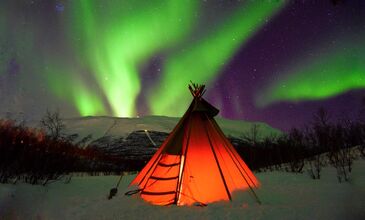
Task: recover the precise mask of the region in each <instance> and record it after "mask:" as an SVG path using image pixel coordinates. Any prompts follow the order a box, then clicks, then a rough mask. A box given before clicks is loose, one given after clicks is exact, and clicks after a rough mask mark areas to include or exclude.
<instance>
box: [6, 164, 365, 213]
mask: <svg viewBox="0 0 365 220" xmlns="http://www.w3.org/2000/svg"><path fill="white" fill-rule="evenodd" d="M364 170H365V160H361V159H360V160H357V161H355V164H354V170H353V172H352V173H351V175H350V178H351V179H350V181H349V182H346V183H338V181H337V178H336V171H335V169H333V168H331V167H327V168H324V170H323V173H322V179H320V180H312V179H310V178H309V176H308V175H307V174H306V173H303V174H293V173H286V172H279V171H276V172H266V173H258V174H256V175H257V177H258V178H259V180H260V181H261V184H262V187H261V188H260V189H258V190H257V194H258V195H259V197H260V199H261V200H262V203H263V204H262V205H258V204H256V203H255V202H254V200H253V198H252V197H251V196H250V194H249V192H243V193H242V192H240V193H237V194H236V195H234V197H233V199H234V200H233V202H219V203H214V204H209V205H208V206H207V207H203V208H202V207H176V206H169V207H160V206H153V205H150V204H147V203H145V202H144V201H143V200H141V199H140V198H138V196H131V197H127V196H124V192H125V191H127V185H128V183H129V182H130V181H131V179H132V178H133V176H125V177H123V180H122V183H121V185H120V187H119V193H118V194H117V196H116V197H114V198H113V199H112V200H107V199H106V197H107V195H108V193H109V190H110V188H112V187H114V185H115V184H116V182H117V181H118V178H119V177H118V176H97V177H90V176H84V177H74V178H73V179H72V180H71V182H70V183H69V184H65V183H63V182H56V183H52V184H50V185H48V186H46V187H43V186H32V185H28V184H17V185H10V184H1V185H0V219H174V220H175V219H365V172H364Z"/></svg>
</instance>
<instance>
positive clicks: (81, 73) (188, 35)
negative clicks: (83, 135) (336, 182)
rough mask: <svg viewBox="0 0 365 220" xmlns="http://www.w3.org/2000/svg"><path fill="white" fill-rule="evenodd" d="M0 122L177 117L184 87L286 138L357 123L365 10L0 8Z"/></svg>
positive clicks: (358, 1) (358, 3)
mask: <svg viewBox="0 0 365 220" xmlns="http://www.w3.org/2000/svg"><path fill="white" fill-rule="evenodd" d="M0 33H1V34H0V106H1V109H0V114H1V115H2V117H18V116H19V115H20V116H21V117H24V118H25V119H26V120H36V119H39V118H40V117H41V116H42V115H44V113H45V111H46V109H59V110H60V112H61V114H62V115H63V116H64V117H78V116H88V115H110V116H119V117H136V116H144V115H167V116H181V115H182V114H183V113H184V112H185V110H186V109H187V107H188V104H189V102H190V101H191V95H190V93H189V91H188V89H187V84H188V83H189V82H190V80H192V81H193V82H196V83H203V84H206V85H207V92H206V95H205V97H206V99H207V100H208V101H209V102H211V103H212V104H213V105H215V106H216V107H218V108H219V109H220V110H221V112H220V116H221V117H225V118H230V119H240V120H247V121H263V122H266V123H268V124H270V125H272V126H274V127H277V128H280V129H283V130H288V129H289V128H291V127H293V126H303V124H305V123H308V122H310V120H311V118H312V115H313V113H314V112H315V111H316V110H317V109H318V108H320V107H323V108H325V109H327V110H328V111H329V112H330V115H331V117H332V118H333V119H338V118H343V117H349V118H352V119H356V118H357V117H358V112H359V111H360V109H361V102H362V99H363V98H364V97H365V1H362V0H354V1H348V0H343V1H330V0H328V1H327V0H323V1H314V0H313V1H309V0H298V1H281V0H272V1H269V0H266V1H265V0H263V1H254V0H248V1H218V0H206V1H158V0H152V1H116V0H89V1H77V0H73V1H71V0H69V1H66V0H64V1H61V0H59V1H55V0H33V1H29V0H27V1H25V0H17V1H14V0H2V1H1V2H0Z"/></svg>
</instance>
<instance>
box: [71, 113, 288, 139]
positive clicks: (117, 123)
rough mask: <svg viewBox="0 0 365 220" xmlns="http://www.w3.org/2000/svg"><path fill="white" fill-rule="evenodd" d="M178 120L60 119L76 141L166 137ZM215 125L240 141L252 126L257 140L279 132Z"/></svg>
mask: <svg viewBox="0 0 365 220" xmlns="http://www.w3.org/2000/svg"><path fill="white" fill-rule="evenodd" d="M179 119H180V118H178V117H166V116H145V117H140V118H117V117H108V116H92V117H81V118H70V119H64V122H65V125H66V131H67V133H68V134H73V133H77V134H79V136H80V137H84V136H87V135H89V134H91V135H92V136H93V139H94V140H95V139H99V138H101V137H103V136H112V137H124V138H125V137H127V136H128V135H129V134H131V133H132V132H133V131H144V130H147V131H149V132H150V131H158V132H165V133H169V132H170V131H171V130H172V129H173V128H174V127H175V126H176V124H177V122H178V121H179ZM216 120H217V123H218V124H219V126H220V127H221V128H222V130H223V132H224V133H225V135H226V136H233V137H236V138H241V137H242V136H244V135H245V134H249V133H250V132H251V129H252V126H253V125H257V128H258V137H259V138H263V137H267V136H270V135H278V134H280V133H281V131H280V130H278V129H275V128H273V127H270V126H269V125H267V124H265V123H262V122H246V121H240V120H228V119H224V118H217V119H216Z"/></svg>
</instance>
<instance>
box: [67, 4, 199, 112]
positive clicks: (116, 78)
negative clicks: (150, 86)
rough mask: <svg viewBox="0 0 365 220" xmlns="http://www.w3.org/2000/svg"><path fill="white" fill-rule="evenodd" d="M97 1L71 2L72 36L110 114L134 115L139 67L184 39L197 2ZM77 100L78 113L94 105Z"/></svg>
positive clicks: (77, 50) (82, 99)
mask: <svg viewBox="0 0 365 220" xmlns="http://www.w3.org/2000/svg"><path fill="white" fill-rule="evenodd" d="M97 2H98V1H96V0H95V1H93V0H90V1H73V2H72V4H73V5H72V9H73V10H72V15H71V16H72V18H73V19H72V21H73V22H72V24H73V26H72V27H71V32H70V37H71V39H73V42H74V47H75V48H76V52H77V53H79V54H80V57H82V59H81V60H80V62H81V63H84V64H85V66H86V67H85V68H88V69H90V72H92V74H94V77H95V80H96V81H97V82H98V84H99V86H100V87H101V89H102V90H103V92H104V94H105V97H106V99H107V101H108V103H109V105H110V107H111V109H112V114H113V115H115V116H128V117H129V116H134V115H135V114H136V107H135V102H136V98H137V96H138V94H139V92H140V89H141V88H140V87H141V85H140V79H139V75H138V66H139V65H141V64H143V62H145V61H146V60H147V59H148V58H150V57H151V56H152V55H153V54H154V53H156V52H158V51H160V50H163V49H166V48H168V47H170V46H172V45H174V44H176V43H177V42H179V41H181V40H183V39H184V37H185V36H186V35H187V34H188V33H189V31H190V30H191V28H192V26H193V25H192V24H193V22H194V21H193V15H194V14H195V12H196V10H197V5H196V2H197V1H188V2H186V1H167V2H166V1H159V0H154V1H148V2H144V1H143V2H144V3H143V4H142V1H131V2H124V1H105V2H104V3H103V7H99V6H98V4H97ZM121 4H122V5H121ZM156 8H158V10H156ZM85 94H87V93H84V95H85ZM85 97H90V96H87V95H85ZM76 100H78V102H77V105H78V106H79V107H78V108H79V109H83V108H84V106H93V103H88V102H89V101H87V100H85V99H84V98H82V97H77V98H76ZM92 100H94V99H92ZM80 113H81V114H83V113H82V112H80Z"/></svg>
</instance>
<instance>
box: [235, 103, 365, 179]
mask: <svg viewBox="0 0 365 220" xmlns="http://www.w3.org/2000/svg"><path fill="white" fill-rule="evenodd" d="M257 130H258V128H257V127H253V128H252V129H251V132H250V133H249V134H247V135H246V136H245V137H244V142H242V143H241V144H240V145H239V146H236V149H237V151H238V152H239V153H240V155H241V156H242V158H243V159H244V160H245V161H246V163H247V164H248V165H249V167H250V168H251V169H253V170H257V171H264V170H275V169H284V170H286V171H290V172H297V173H301V172H304V171H303V168H304V167H305V165H307V166H306V167H307V171H308V173H309V175H310V176H311V177H312V178H313V179H320V177H321V170H322V167H323V166H324V165H327V164H329V165H331V166H333V167H334V168H336V170H337V178H338V180H339V181H340V182H341V181H348V178H349V173H350V172H351V171H352V164H353V160H354V159H356V158H357V157H362V158H365V154H364V148H365V123H364V121H362V120H360V119H359V120H356V121H352V120H349V119H341V120H339V121H337V122H331V121H330V117H329V115H328V113H327V112H326V111H325V110H324V109H319V110H318V111H317V112H316V113H315V114H314V116H313V122H312V123H310V124H309V125H307V126H306V127H305V128H304V129H301V130H300V129H296V128H294V129H292V130H291V131H290V132H289V133H288V134H283V135H281V136H278V137H268V138H265V139H263V140H258V139H257V138H255V137H256V136H257V133H258V131H257Z"/></svg>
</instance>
